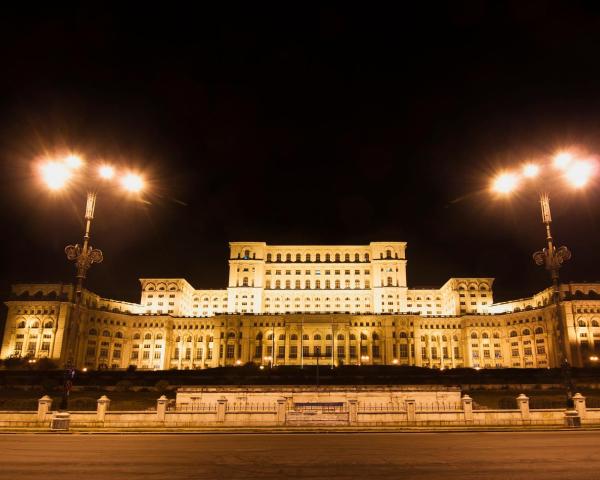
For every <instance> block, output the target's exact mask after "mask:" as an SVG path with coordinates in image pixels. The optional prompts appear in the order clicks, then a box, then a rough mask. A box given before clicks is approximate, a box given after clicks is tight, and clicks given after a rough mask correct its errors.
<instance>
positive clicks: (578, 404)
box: [573, 393, 586, 419]
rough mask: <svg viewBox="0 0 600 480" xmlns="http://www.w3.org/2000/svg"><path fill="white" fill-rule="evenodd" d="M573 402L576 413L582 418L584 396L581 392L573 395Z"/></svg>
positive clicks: (583, 414) (584, 409) (584, 411)
mask: <svg viewBox="0 0 600 480" xmlns="http://www.w3.org/2000/svg"><path fill="white" fill-rule="evenodd" d="M573 403H574V405H575V410H576V411H577V415H579V417H580V418H581V419H584V418H585V415H586V406H585V397H584V396H583V395H582V394H581V393H576V394H575V395H573Z"/></svg>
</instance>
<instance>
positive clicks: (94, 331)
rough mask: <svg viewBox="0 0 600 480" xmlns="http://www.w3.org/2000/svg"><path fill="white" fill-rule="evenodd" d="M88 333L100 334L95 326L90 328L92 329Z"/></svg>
mask: <svg viewBox="0 0 600 480" xmlns="http://www.w3.org/2000/svg"><path fill="white" fill-rule="evenodd" d="M88 334H89V335H92V336H96V335H98V332H97V331H96V329H95V328H90V331H89V332H88Z"/></svg>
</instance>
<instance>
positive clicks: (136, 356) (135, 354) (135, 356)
mask: <svg viewBox="0 0 600 480" xmlns="http://www.w3.org/2000/svg"><path fill="white" fill-rule="evenodd" d="M88 352H89V349H88ZM138 355H139V352H137V351H135V352H131V359H132V360H137V358H138Z"/></svg>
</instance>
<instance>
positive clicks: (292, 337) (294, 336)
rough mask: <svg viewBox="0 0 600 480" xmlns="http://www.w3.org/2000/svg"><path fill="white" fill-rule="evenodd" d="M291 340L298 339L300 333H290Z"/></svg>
mask: <svg viewBox="0 0 600 480" xmlns="http://www.w3.org/2000/svg"><path fill="white" fill-rule="evenodd" d="M290 340H296V341H297V340H298V335H296V334H295V333H292V334H291V335H290Z"/></svg>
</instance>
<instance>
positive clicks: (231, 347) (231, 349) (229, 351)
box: [227, 345, 235, 358]
mask: <svg viewBox="0 0 600 480" xmlns="http://www.w3.org/2000/svg"><path fill="white" fill-rule="evenodd" d="M234 355H235V345H227V358H233V357H234Z"/></svg>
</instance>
